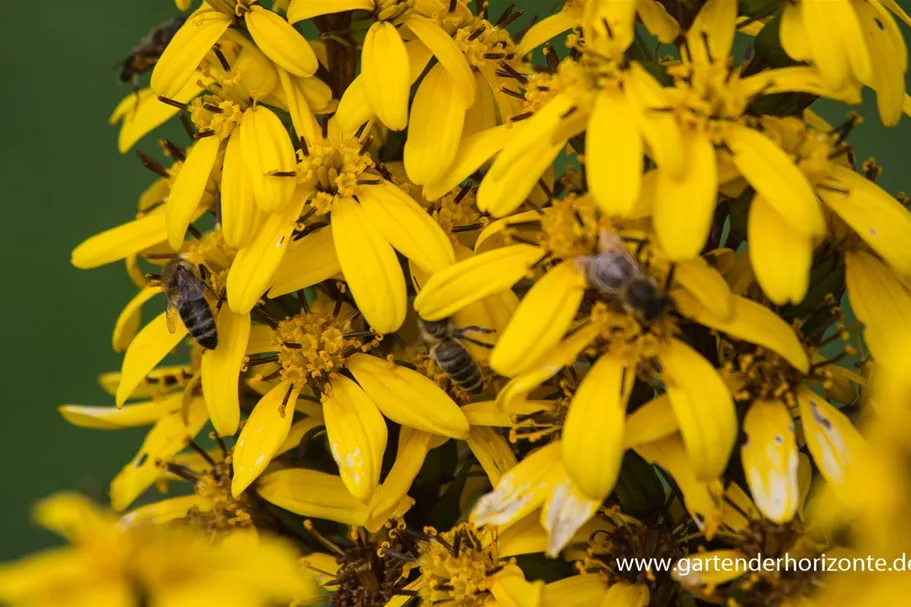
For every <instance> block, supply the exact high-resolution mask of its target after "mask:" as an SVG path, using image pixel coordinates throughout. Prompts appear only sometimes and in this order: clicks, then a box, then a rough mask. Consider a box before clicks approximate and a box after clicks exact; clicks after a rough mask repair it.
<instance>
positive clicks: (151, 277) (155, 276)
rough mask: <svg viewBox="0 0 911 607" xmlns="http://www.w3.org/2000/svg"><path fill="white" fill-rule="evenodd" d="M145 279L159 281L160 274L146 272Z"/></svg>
mask: <svg viewBox="0 0 911 607" xmlns="http://www.w3.org/2000/svg"><path fill="white" fill-rule="evenodd" d="M146 280H149V281H152V282H160V281H161V274H152V273H148V274H146Z"/></svg>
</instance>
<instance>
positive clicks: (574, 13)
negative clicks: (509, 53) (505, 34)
mask: <svg viewBox="0 0 911 607" xmlns="http://www.w3.org/2000/svg"><path fill="white" fill-rule="evenodd" d="M581 23H582V13H581V11H579V10H572V9H564V10H562V11H560V12H559V13H556V14H554V15H550V16H548V17H545V18H544V19H542V20H540V21H538V22H537V23H535V24H534V25H533V26H531V28H529V30H528V31H527V32H525V35H524V36H522V42H520V43H519V45H518V46H517V47H516V56H517V57H524V56H525V55H527V54H528V53H530V52H531V51H532V50H534V49H536V48H538V47H539V46H541V45H542V44H544V43H545V42H547V41H548V40H550V39H551V38H555V37H556V36H559V35H560V34H562V33H563V32H565V31H566V30H569V29H572V28H574V27H576V26H577V25H580V24H581Z"/></svg>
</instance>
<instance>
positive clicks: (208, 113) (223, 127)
mask: <svg viewBox="0 0 911 607" xmlns="http://www.w3.org/2000/svg"><path fill="white" fill-rule="evenodd" d="M245 109H247V108H246V107H244V106H242V105H240V104H238V103H235V102H234V101H231V100H229V99H224V98H223V97H221V96H218V95H203V96H202V97H197V98H196V99H194V100H193V101H191V102H190V106H189V110H190V120H191V121H192V122H193V124H194V125H196V128H197V129H199V132H201V133H203V132H209V131H211V132H212V133H214V135H213V136H214V137H218V138H219V139H220V140H222V141H224V140H225V139H227V138H228V137H230V136H231V134H232V133H233V132H234V129H235V128H237V127H238V126H240V121H241V119H242V118H243V115H244V110H245Z"/></svg>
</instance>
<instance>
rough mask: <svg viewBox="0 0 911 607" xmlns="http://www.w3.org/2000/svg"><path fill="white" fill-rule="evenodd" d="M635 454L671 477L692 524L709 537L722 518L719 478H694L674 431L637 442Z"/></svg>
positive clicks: (681, 443)
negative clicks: (644, 441) (659, 438)
mask: <svg viewBox="0 0 911 607" xmlns="http://www.w3.org/2000/svg"><path fill="white" fill-rule="evenodd" d="M636 453H638V454H639V455H640V456H641V457H642V458H643V459H644V460H646V461H647V462H649V463H650V464H655V465H658V466H660V467H661V468H663V469H664V470H666V471H667V472H668V473H669V474H670V475H671V476H672V477H673V479H674V482H675V483H676V484H677V486H678V487H679V488H680V492H681V493H682V494H683V501H684V504H685V505H686V509H687V510H688V511H689V512H690V513H691V514H692V515H693V517H694V519H695V522H696V525H697V526H698V527H699V528H700V529H702V530H704V531H705V534H706V537H709V538H711V537H712V535H714V533H715V531H716V530H717V528H718V525H719V524H720V522H721V519H722V507H721V506H722V503H723V502H722V495H723V493H724V488H723V486H722V484H721V481H719V480H717V479H715V480H710V481H708V482H704V481H701V480H699V479H698V478H697V477H696V474H695V468H694V465H693V462H692V461H691V460H690V457H689V455H688V454H687V452H686V450H685V449H684V446H683V441H682V440H681V439H680V436H679V435H676V434H675V435H673V436H669V437H667V438H663V439H661V440H659V441H655V442H653V443H644V444H641V445H638V446H637V447H636Z"/></svg>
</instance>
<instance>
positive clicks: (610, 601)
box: [600, 3, 649, 607]
mask: <svg viewBox="0 0 911 607" xmlns="http://www.w3.org/2000/svg"><path fill="white" fill-rule="evenodd" d="M641 5H642V4H641V3H640V6H641ZM648 604H649V592H648V586H645V585H643V584H630V583H628V582H618V583H616V584H613V585H612V586H611V587H610V588H608V589H607V594H605V595H604V599H603V600H602V601H601V606H600V607H645V606H646V605H648Z"/></svg>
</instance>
